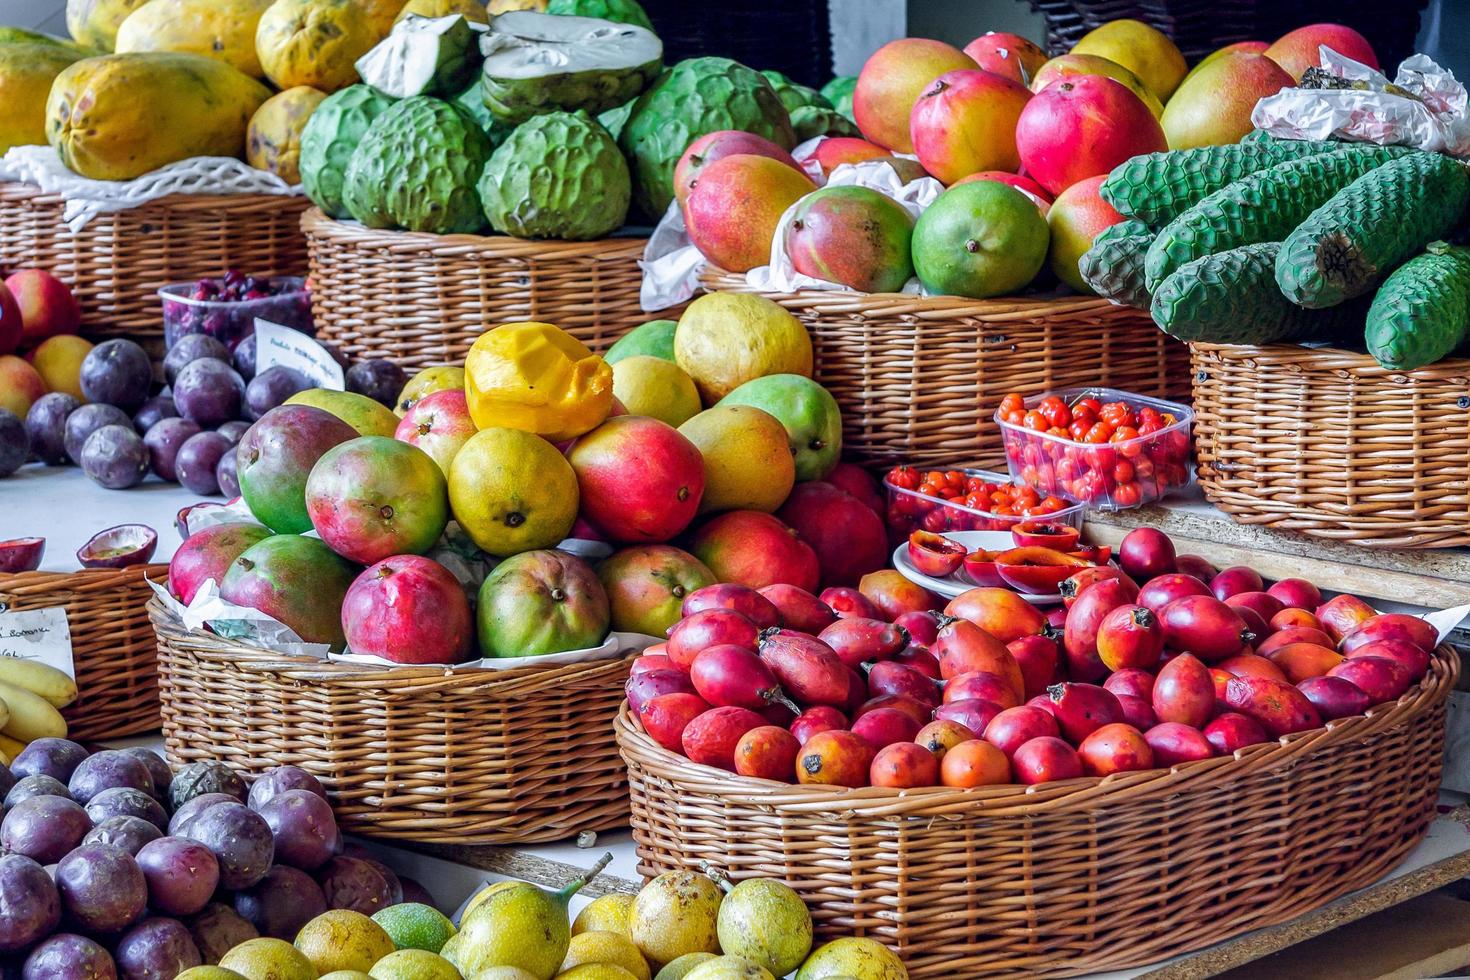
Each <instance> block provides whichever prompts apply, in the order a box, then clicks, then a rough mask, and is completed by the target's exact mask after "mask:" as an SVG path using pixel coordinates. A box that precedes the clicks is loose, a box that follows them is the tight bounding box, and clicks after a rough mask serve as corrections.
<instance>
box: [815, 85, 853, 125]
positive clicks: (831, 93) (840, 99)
mask: <svg viewBox="0 0 1470 980" xmlns="http://www.w3.org/2000/svg"><path fill="white" fill-rule="evenodd" d="M856 88H857V76H856V75H838V76H837V77H836V78H834V79H832V80H831V81H830V82H828V83H827V84H826V85H823V86H822V94H823V95H825V96H826V97H827V101H828V102H830V103H832V108H834V109H836V110H837V111H838V112H840V113H842V114H843V115H844V116H846V117H847V118H848V119H849V120H851V119H852V118H853V115H852V93H853V90H854V89H856Z"/></svg>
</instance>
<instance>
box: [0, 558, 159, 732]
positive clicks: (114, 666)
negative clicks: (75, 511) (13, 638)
mask: <svg viewBox="0 0 1470 980" xmlns="http://www.w3.org/2000/svg"><path fill="white" fill-rule="evenodd" d="M167 574H168V566H167V565H134V566H132V567H130V568H116V569H113V568H94V569H84V570H82V571H78V572H19V573H17V574H13V575H0V612H24V611H26V610H33V609H48V608H53V607H57V606H60V607H61V608H63V609H65V610H66V623H67V628H68V629H69V630H70V632H71V656H72V667H73V669H74V670H75V672H76V681H77V700H76V701H75V702H74V703H73V704H71V705H70V706H68V707H67V708H66V709H65V710H63V711H62V715H63V716H64V717H65V718H66V725H67V733H68V735H69V736H70V737H71V738H74V739H78V740H82V739H89V740H95V739H105V738H122V737H123V736H126V735H138V734H141V733H143V732H152V731H157V730H158V725H159V714H158V656H157V647H156V645H155V642H154V639H153V629H152V627H151V626H150V625H149V623H148V613H147V609H146V606H147V603H148V600H149V599H150V598H152V596H153V591H152V589H150V588H149V586H148V582H147V581H146V580H147V579H152V580H153V581H155V582H161V581H163V579H164V577H165V576H166V575H167Z"/></svg>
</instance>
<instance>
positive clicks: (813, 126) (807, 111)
mask: <svg viewBox="0 0 1470 980" xmlns="http://www.w3.org/2000/svg"><path fill="white" fill-rule="evenodd" d="M791 129H792V130H793V131H794V132H795V133H796V142H798V143H805V142H806V141H807V140H809V139H815V138H816V137H818V136H862V132H861V131H860V130H859V129H858V128H857V126H855V125H854V124H853V123H852V121H851V120H849V119H848V118H847V117H846V116H844V115H843V114H842V113H840V112H838V111H837V110H836V109H826V108H823V107H822V106H815V105H804V106H798V107H797V108H795V109H792V110H791Z"/></svg>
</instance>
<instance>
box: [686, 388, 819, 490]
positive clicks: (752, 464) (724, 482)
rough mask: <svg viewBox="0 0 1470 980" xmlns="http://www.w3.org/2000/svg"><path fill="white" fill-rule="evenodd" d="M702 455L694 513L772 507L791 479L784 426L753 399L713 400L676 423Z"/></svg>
mask: <svg viewBox="0 0 1470 980" xmlns="http://www.w3.org/2000/svg"><path fill="white" fill-rule="evenodd" d="M679 432H680V434H681V435H683V436H684V437H685V438H686V439H688V440H689V441H690V442H692V443H694V445H695V446H697V447H698V448H699V452H700V454H701V455H702V456H704V496H703V497H701V498H700V501H699V511H700V513H702V514H703V513H712V512H715V511H721V510H762V511H765V512H767V513H770V512H772V511H774V510H775V509H776V508H777V507H780V506H781V505H782V504H783V503H785V502H786V498H787V497H788V496H790V494H791V487H792V485H793V484H794V483H795V482H796V460H795V459H794V458H793V457H792V455H791V442H790V440H789V439H788V438H787V436H786V427H785V426H784V425H782V424H781V421H780V420H779V419H777V418H776V417H775V416H774V415H772V414H771V413H770V412H767V411H765V410H763V409H759V408H756V407H755V406H754V405H716V406H715V407H714V408H710V409H706V410H705V411H703V412H700V413H699V414H698V415H696V416H694V418H692V419H690V420H689V421H688V422H685V423H684V424H683V425H681V426H679Z"/></svg>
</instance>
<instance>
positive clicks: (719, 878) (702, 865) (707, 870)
mask: <svg viewBox="0 0 1470 980" xmlns="http://www.w3.org/2000/svg"><path fill="white" fill-rule="evenodd" d="M699 870H700V871H701V872H702V873H703V874H704V876H705V877H706V878H708V879H709V880H710V881H713V882H714V883H715V884H717V885H719V886H720V888H721V889H722V890H723V891H724V892H725V894H726V895H728V894H730V893H731V892H733V891H734V890H735V884H734V883H733V882H732V881H731V880H730V876H729V875H727V874H725V872H723V871H721V870H720V869H719V868H717V867H715V866H714V865H712V864H710V863H709V862H708V861H700V862H699Z"/></svg>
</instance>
